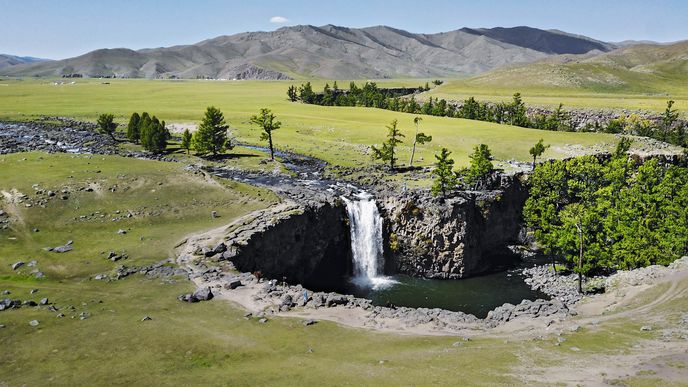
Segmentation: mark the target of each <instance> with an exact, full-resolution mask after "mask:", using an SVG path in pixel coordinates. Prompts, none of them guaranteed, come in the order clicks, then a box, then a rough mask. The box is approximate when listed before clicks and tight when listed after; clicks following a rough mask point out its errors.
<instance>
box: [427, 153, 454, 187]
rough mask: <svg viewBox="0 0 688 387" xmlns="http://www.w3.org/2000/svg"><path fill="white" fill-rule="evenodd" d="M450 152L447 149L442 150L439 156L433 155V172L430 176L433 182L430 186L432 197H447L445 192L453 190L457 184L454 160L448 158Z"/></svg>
mask: <svg viewBox="0 0 688 387" xmlns="http://www.w3.org/2000/svg"><path fill="white" fill-rule="evenodd" d="M449 155H451V152H449V150H447V148H442V150H441V151H440V154H439V155H435V159H437V162H435V170H433V171H432V175H433V176H435V181H434V182H433V184H432V190H431V192H432V194H433V196H439V195H441V196H442V197H443V198H444V197H446V196H447V192H448V191H450V190H452V189H454V188H455V187H456V184H457V179H456V174H455V173H454V160H453V159H451V158H449Z"/></svg>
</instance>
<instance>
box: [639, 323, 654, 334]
mask: <svg viewBox="0 0 688 387" xmlns="http://www.w3.org/2000/svg"><path fill="white" fill-rule="evenodd" d="M651 330H652V327H651V326H649V325H643V326H642V327H640V331H641V332H650V331H651Z"/></svg>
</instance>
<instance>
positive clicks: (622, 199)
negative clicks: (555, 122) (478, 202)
mask: <svg viewBox="0 0 688 387" xmlns="http://www.w3.org/2000/svg"><path fill="white" fill-rule="evenodd" d="M629 147H630V140H628V139H622V140H621V142H620V143H619V145H618V146H617V149H616V151H615V152H614V154H613V155H612V156H611V157H610V158H608V159H604V158H601V157H600V156H583V157H578V158H574V159H570V160H556V161H551V162H546V163H542V164H540V165H538V166H537V168H535V171H534V173H533V174H532V175H531V176H530V177H529V181H528V185H529V192H530V196H529V198H528V200H527V201H526V204H525V207H524V210H523V214H524V218H525V221H526V224H527V225H528V226H529V228H530V229H531V230H532V232H533V235H534V237H535V240H536V241H537V242H538V243H539V244H540V245H541V246H542V247H543V248H544V250H545V252H546V253H547V254H549V255H550V256H552V257H553V258H554V257H558V258H559V259H561V260H563V261H565V262H566V263H567V264H568V266H569V267H570V268H572V269H573V270H574V271H575V272H576V273H578V275H579V290H580V291H582V276H583V275H587V274H595V273H607V272H612V271H615V270H619V269H634V268H638V267H644V266H648V265H652V264H668V263H670V262H672V261H674V260H675V259H677V258H680V257H681V256H683V255H685V254H686V253H688V168H686V167H685V166H677V165H669V164H667V163H664V162H662V161H660V160H659V159H657V158H652V159H650V160H648V161H645V162H640V161H635V160H634V159H633V158H629V157H628V155H627V151H628V148H629ZM553 263H554V261H553Z"/></svg>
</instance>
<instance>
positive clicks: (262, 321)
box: [258, 317, 268, 324]
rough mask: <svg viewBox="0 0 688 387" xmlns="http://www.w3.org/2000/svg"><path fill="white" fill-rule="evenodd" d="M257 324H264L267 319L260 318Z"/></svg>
mask: <svg viewBox="0 0 688 387" xmlns="http://www.w3.org/2000/svg"><path fill="white" fill-rule="evenodd" d="M258 322H259V323H261V324H265V323H266V322H268V319H266V318H265V317H263V318H261V319H260V320H258Z"/></svg>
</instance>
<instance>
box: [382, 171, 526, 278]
mask: <svg viewBox="0 0 688 387" xmlns="http://www.w3.org/2000/svg"><path fill="white" fill-rule="evenodd" d="M522 179H523V177H522V176H521V175H516V176H503V177H502V178H501V182H500V184H499V185H498V189H496V190H491V191H480V192H477V191H476V192H463V193H462V194H461V195H460V196H455V197H452V198H448V199H446V200H440V199H435V198H432V197H430V196H429V194H419V193H412V194H409V195H405V196H401V197H399V196H389V197H386V198H384V199H382V200H381V202H382V203H381V205H382V207H383V208H382V210H383V216H384V217H385V231H386V239H387V240H386V253H387V255H388V259H387V265H386V268H385V269H386V270H387V271H388V272H391V273H404V274H409V275H413V276H423V277H427V278H442V279H458V278H464V277H468V276H472V275H477V274H481V273H485V272H489V271H493V270H496V269H497V268H499V267H501V266H504V265H506V264H509V263H512V262H514V260H515V259H517V258H516V257H515V256H514V255H513V254H512V253H511V251H510V250H509V248H508V246H509V245H511V244H515V243H518V241H519V235H520V232H521V224H522V215H521V210H522V208H523V204H524V202H525V200H526V198H527V195H528V194H527V189H526V187H525V186H524V184H523V182H522V181H521V180H522Z"/></svg>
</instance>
